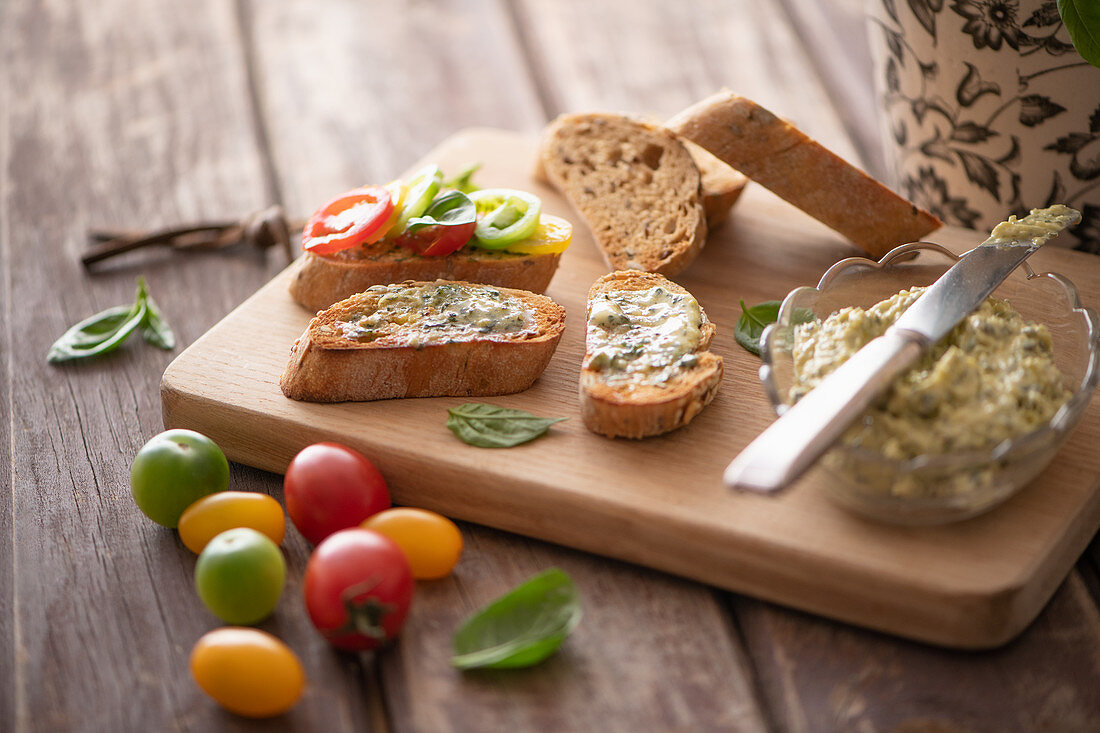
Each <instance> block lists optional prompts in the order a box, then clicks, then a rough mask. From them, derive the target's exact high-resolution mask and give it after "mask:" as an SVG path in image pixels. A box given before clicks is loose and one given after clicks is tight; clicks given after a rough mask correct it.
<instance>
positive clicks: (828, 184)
mask: <svg viewBox="0 0 1100 733" xmlns="http://www.w3.org/2000/svg"><path fill="white" fill-rule="evenodd" d="M668 127H669V129H671V130H672V131H673V132H675V133H676V134H677V135H680V136H682V137H684V138H686V139H688V140H691V141H692V142H695V143H697V144H699V145H701V146H702V147H704V148H706V149H707V150H709V151H710V152H711V153H713V154H714V155H715V156H717V157H718V158H719V159H720V160H722V161H723V162H725V163H727V164H729V165H731V166H733V167H734V168H736V169H737V170H739V171H741V172H742V173H744V174H745V175H747V176H748V177H749V178H750V179H752V180H754V181H756V182H757V183H760V184H761V185H763V186H765V187H767V188H769V189H771V190H772V191H773V192H774V193H776V194H777V195H779V196H781V197H782V198H784V199H786V200H787V201H789V202H790V203H792V204H794V205H795V206H797V207H798V208H800V209H802V210H803V211H805V212H806V213H807V214H809V215H810V216H812V217H814V218H815V219H817V220H819V221H821V222H823V223H824V224H826V225H828V226H829V227H832V228H833V229H835V230H836V231H838V232H840V233H841V234H843V235H844V236H846V237H848V239H850V240H852V242H854V243H855V244H856V245H857V246H859V247H860V248H861V249H863V250H865V251H866V252H868V253H869V254H871V255H873V256H875V257H881V256H882V255H884V254H885V253H886V252H887V251H889V250H890V249H892V248H893V247H896V246H897V245H899V244H904V243H906V242H913V241H916V240H918V239H920V238H921V237H923V236H924V235H925V234H928V233H929V232H930V231H932V230H934V229H937V228H938V227H940V226H942V225H943V222H941V221H940V220H939V219H937V218H936V217H935V216H934V215H932V214H930V213H929V212H927V211H924V210H923V209H920V208H919V207H917V206H916V205H914V204H912V203H910V202H909V201H906V200H905V199H903V198H902V197H900V196H898V195H897V194H896V193H894V192H893V191H891V190H890V189H889V188H887V187H886V186H884V185H882V184H881V183H879V182H878V181H876V180H874V179H873V178H871V177H870V176H868V175H867V174H866V173H864V172H863V171H861V170H859V169H858V168H856V167H854V166H852V165H851V164H849V163H846V162H845V161H844V160H842V159H841V158H840V157H839V156H837V155H836V154H834V153H832V152H831V151H829V150H828V149H827V148H825V147H824V146H822V145H821V144H820V143H818V142H816V141H814V140H812V139H811V138H809V137H808V136H807V135H806V134H804V133H803V132H801V131H800V130H798V129H797V128H796V127H794V125H791V124H790V123H789V122H787V121H785V120H783V119H780V118H779V117H777V116H776V115H774V114H772V113H771V112H769V111H768V110H766V109H764V108H763V107H761V106H760V105H758V104H756V103H755V102H753V101H751V100H749V99H745V98H744V97H739V96H737V95H736V94H733V93H732V92H728V91H723V92H719V93H718V94H714V95H712V96H710V97H708V98H707V99H704V100H703V101H701V102H699V103H697V104H694V105H692V106H691V107H689V108H687V109H686V110H684V111H683V112H681V113H679V114H678V115H676V116H675V117H673V118H672V119H671V120H669V121H668Z"/></svg>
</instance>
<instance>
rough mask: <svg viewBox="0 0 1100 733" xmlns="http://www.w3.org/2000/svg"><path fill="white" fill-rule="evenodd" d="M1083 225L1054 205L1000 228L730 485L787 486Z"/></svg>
mask: <svg viewBox="0 0 1100 733" xmlns="http://www.w3.org/2000/svg"><path fill="white" fill-rule="evenodd" d="M1080 220H1081V214H1080V212H1078V211H1075V210H1074V209H1071V208H1069V207H1068V206H1063V205H1061V204H1055V205H1054V206H1051V207H1048V208H1046V209H1032V210H1031V213H1030V214H1028V215H1027V216H1025V217H1023V218H1021V219H1017V218H1016V217H1015V216H1011V217H1009V219H1008V221H1003V222H1001V223H1000V224H998V225H997V226H996V227H994V229H993V231H992V233H991V234H990V236H989V238H988V239H986V241H984V242H982V244H980V245H978V246H977V247H975V248H974V249H972V250H970V252H968V253H966V254H965V255H964V256H963V257H962V258H961V259H960V260H959V261H958V262H957V263H955V265H953V266H952V267H951V269H949V270H948V271H947V272H945V273H944V274H943V275H942V276H941V277H940V278H939V279H938V280H936V282H934V283H932V285H930V286H929V287H928V289H927V290H925V292H924V293H923V294H922V295H921V296H920V297H919V298H917V300H916V301H914V303H913V304H912V305H911V306H909V308H908V310H906V311H905V313H903V314H902V315H901V317H900V318H898V320H897V321H896V322H895V323H894V325H892V326H891V327H890V328H888V329H887V330H886V333H884V334H883V335H882V336H879V337H878V338H875V339H873V340H871V341H870V342H868V343H867V344H866V345H865V346H864V347H863V348H861V349H860V350H859V351H857V352H856V353H855V354H854V355H853V356H852V357H851V358H850V359H848V361H846V362H844V363H843V364H841V365H840V366H839V367H838V368H837V369H836V370H835V371H834V372H833V373H832V374H830V375H829V376H827V377H826V378H825V379H824V380H822V381H821V383H820V384H818V385H817V387H815V388H814V389H813V390H811V391H810V392H809V393H807V394H806V395H805V396H803V397H802V399H800V400H799V401H798V402H796V403H795V404H794V405H792V406H791V407H790V408H789V409H788V410H787V411H786V412H785V413H783V415H782V416H781V417H780V418H779V419H778V420H776V421H775V422H774V423H772V424H771V426H770V427H768V428H767V429H766V430H765V431H764V432H763V433H761V434H760V435H759V436H758V437H757V438H756V440H754V441H753V442H752V443H750V444H749V445H748V446H747V447H746V448H745V449H744V450H743V451H741V453H740V454H738V456H737V457H736V458H734V459H733V461H731V462H730V464H729V466H727V467H726V471H725V473H724V474H723V480H724V481H725V483H726V485H727V486H729V487H731V488H736V489H744V490H748V491H757V492H761V493H773V492H776V491H779V490H781V489H783V488H785V487H787V486H789V485H790V484H791V483H793V482H794V481H795V480H796V479H797V478H798V477H799V476H801V475H802V474H803V473H804V472H805V471H806V470H807V469H809V468H810V466H812V465H813V464H814V462H816V461H817V459H818V458H820V457H821V456H822V454H824V453H825V451H827V450H828V449H829V448H830V447H831V446H832V444H833V443H835V442H836V440H837V439H838V438H840V436H841V435H843V434H844V431H845V430H847V429H848V426H850V425H851V424H852V423H853V422H855V421H856V420H857V419H858V418H859V416H860V415H862V414H863V412H864V411H865V410H866V409H867V408H868V407H869V406H870V405H871V403H872V402H874V400H875V398H876V397H878V396H879V395H880V394H882V392H884V391H885V390H886V389H887V387H889V386H890V384H891V383H892V382H893V381H894V379H895V378H897V377H898V376H899V375H901V374H902V373H903V372H904V371H905V370H906V369H907V368H909V366H911V365H912V364H913V362H915V361H916V360H917V359H918V358H919V357H920V355H921V354H922V353H924V351H925V350H927V349H928V348H929V347H931V346H932V345H933V344H935V343H936V342H937V341H939V340H940V339H941V338H943V337H944V336H946V335H947V334H948V333H949V332H950V331H951V329H952V328H954V327H955V325H956V324H957V323H959V321H961V320H962V319H963V318H965V317H966V316H967V315H968V314H969V313H970V312H972V311H973V310H975V309H976V308H977V307H978V306H979V305H981V303H982V301H984V300H985V299H986V298H987V297H988V296H989V294H990V293H992V292H993V291H994V290H995V289H996V288H997V286H998V285H1000V284H1001V283H1002V282H1003V281H1004V279H1005V278H1006V277H1008V276H1009V274H1011V273H1012V271H1013V270H1015V269H1016V268H1017V267H1018V266H1019V265H1020V263H1022V262H1023V261H1024V260H1026V259H1027V258H1028V257H1029V256H1030V255H1031V254H1032V253H1034V252H1035V251H1036V250H1037V249H1039V247H1040V246H1042V245H1043V243H1044V242H1046V241H1047V240H1048V239H1050V238H1051V237H1053V236H1055V235H1057V234H1058V233H1059V232H1061V231H1062V230H1063V229H1065V228H1066V227H1068V226H1072V225H1074V224H1076V223H1077V222H1079V221H1080Z"/></svg>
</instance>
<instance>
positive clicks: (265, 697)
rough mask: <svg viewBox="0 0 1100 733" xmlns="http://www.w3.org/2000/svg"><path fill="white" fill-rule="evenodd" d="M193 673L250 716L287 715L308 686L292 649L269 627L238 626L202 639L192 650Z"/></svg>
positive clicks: (229, 707) (239, 712)
mask: <svg viewBox="0 0 1100 733" xmlns="http://www.w3.org/2000/svg"><path fill="white" fill-rule="evenodd" d="M191 676H192V677H194V678H195V682H197V683H198V684H199V687H201V688H202V690H203V692H205V693H206V694H207V695H209V696H210V697H212V698H214V699H215V700H217V701H218V704H219V705H221V706H222V707H223V708H225V709H226V710H228V711H230V712H233V713H236V714H237V715H244V716H246V717H249V718H268V717H271V716H273V715H280V714H281V713H285V712H286V711H287V710H289V709H290V708H292V707H294V703H296V702H298V698H299V697H301V696H302V689H303V688H304V687H305V684H306V675H305V672H304V671H303V670H302V663H301V661H299V659H298V655H296V654H295V653H294V652H292V651H291V650H290V647H288V646H287V645H286V644H284V643H283V642H281V641H279V640H278V639H276V638H275V637H274V636H272V635H271V634H269V633H267V632H265V631H260V630H259V629H242V628H236V627H232V626H228V627H224V628H220V629H215V630H214V631H210V632H208V633H206V634H205V635H204V636H203V637H202V638H201V639H199V640H198V643H196V644H195V647H194V649H192V650H191Z"/></svg>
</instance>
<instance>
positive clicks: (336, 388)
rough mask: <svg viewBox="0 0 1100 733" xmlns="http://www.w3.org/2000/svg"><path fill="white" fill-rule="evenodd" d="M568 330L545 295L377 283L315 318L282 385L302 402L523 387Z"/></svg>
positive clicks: (457, 285)
mask: <svg viewBox="0 0 1100 733" xmlns="http://www.w3.org/2000/svg"><path fill="white" fill-rule="evenodd" d="M564 326H565V309H564V308H562V307H561V306H560V305H558V304H557V303H555V302H554V301H552V300H550V299H549V298H547V297H546V296H543V295H537V294H535V293H531V292H527V291H524V290H515V289H512V288H498V287H493V286H489V285H481V284H475V283H469V282H462V281H450V280H436V281H434V282H414V281H409V282H404V283H400V284H396V285H376V286H373V287H370V288H367V290H365V291H364V292H362V293H358V294H356V295H353V296H352V297H350V298H347V299H346V300H342V301H340V302H339V303H336V304H335V305H333V306H332V307H331V308H328V309H327V310H324V311H322V312H321V313H318V314H317V316H316V317H315V318H314V319H313V320H312V321H310V323H309V326H308V327H307V328H306V330H305V332H304V333H303V334H302V335H301V336H300V337H299V338H298V340H297V341H295V342H294V346H293V347H292V348H291V350H290V361H289V363H288V364H287V366H286V369H285V370H284V371H283V375H282V378H281V379H280V381H279V385H280V387H281V388H282V390H283V394H285V395H286V396H287V397H289V398H291V399H294V400H303V401H307V402H345V401H364V400H383V399H391V398H395V397H438V396H463V397H468V396H484V395H499V394H509V393H512V392H520V391H522V390H525V389H527V388H528V387H530V386H531V384H532V383H533V382H534V381H535V379H537V378H538V376H539V375H540V374H542V372H543V370H544V369H545V368H546V365H547V364H548V363H549V361H550V357H551V356H552V355H553V353H554V349H555V348H556V347H557V345H558V341H559V340H560V339H561V334H562V330H563V328H564Z"/></svg>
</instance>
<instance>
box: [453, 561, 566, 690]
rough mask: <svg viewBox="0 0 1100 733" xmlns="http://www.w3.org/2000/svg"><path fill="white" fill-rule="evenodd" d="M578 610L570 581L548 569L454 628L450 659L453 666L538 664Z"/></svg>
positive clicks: (562, 638)
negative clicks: (452, 654)
mask: <svg viewBox="0 0 1100 733" xmlns="http://www.w3.org/2000/svg"><path fill="white" fill-rule="evenodd" d="M581 615H582V611H581V603H580V596H579V595H578V594H577V588H576V586H575V585H573V580H572V579H571V578H570V577H569V575H568V574H566V573H565V572H564V571H562V570H559V569H558V568H551V569H550V570H547V571H545V572H542V573H539V574H538V575H536V576H534V577H533V578H531V579H530V580H527V581H525V582H524V583H522V584H520V585H518V586H516V587H515V588H513V589H512V590H511V591H509V592H508V593H506V594H504V595H503V596H501V597H500V598H497V599H496V600H495V601H493V602H492V603H490V604H489V605H487V606H485V607H484V608H482V609H481V610H479V611H477V612H475V613H474V614H473V615H472V616H470V617H469V618H468V619H466V621H464V622H463V624H462V626H460V627H459V629H458V631H456V632H455V636H454V651H455V656H453V657H452V658H451V664H453V665H454V666H455V667H458V668H459V669H482V668H485V669H515V668H518V667H530V666H532V665H535V664H538V663H539V662H541V661H543V660H544V659H546V658H547V657H549V656H550V655H551V654H553V653H554V652H556V651H557V650H558V647H560V646H561V644H562V642H563V641H565V638H566V637H567V636H569V632H571V631H572V630H573V629H574V628H575V627H576V625H577V624H578V623H579V622H580V620H581Z"/></svg>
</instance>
